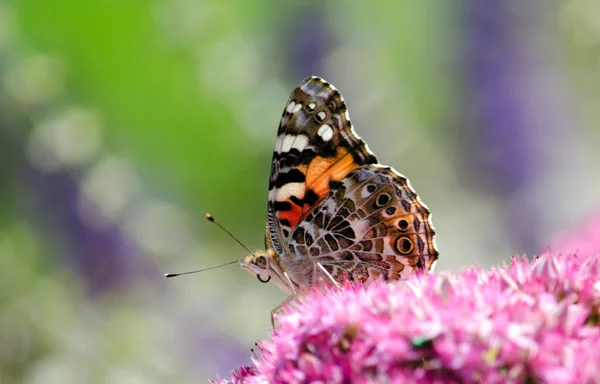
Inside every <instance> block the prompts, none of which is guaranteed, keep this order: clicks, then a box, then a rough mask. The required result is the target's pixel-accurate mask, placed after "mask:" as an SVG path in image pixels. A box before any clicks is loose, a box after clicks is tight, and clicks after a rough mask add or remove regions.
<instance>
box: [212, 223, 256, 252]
mask: <svg viewBox="0 0 600 384" xmlns="http://www.w3.org/2000/svg"><path fill="white" fill-rule="evenodd" d="M206 219H207V220H208V221H212V222H213V223H215V224H217V227H219V228H221V229H222V230H223V231H225V233H227V234H228V235H229V236H230V237H231V238H232V239H233V240H235V241H237V243H238V244H239V245H241V246H242V247H244V249H245V250H246V251H248V252H249V253H251V254H252V253H254V252H252V251H251V250H250V248H248V247H246V246H245V245H244V243H242V242H241V241H240V239H238V238H237V237H235V236H234V235H233V233H231V232H229V230H228V229H227V228H225V227H224V226H223V225H222V224H221V223H219V222H218V221H217V220H215V218H214V217H212V216H211V214H210V213H207V214H206Z"/></svg>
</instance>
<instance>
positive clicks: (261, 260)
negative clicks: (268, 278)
mask: <svg viewBox="0 0 600 384" xmlns="http://www.w3.org/2000/svg"><path fill="white" fill-rule="evenodd" d="M254 264H256V266H257V267H259V268H261V269H265V268H266V267H267V259H266V258H265V257H264V256H258V257H257V258H256V260H255V261H254Z"/></svg>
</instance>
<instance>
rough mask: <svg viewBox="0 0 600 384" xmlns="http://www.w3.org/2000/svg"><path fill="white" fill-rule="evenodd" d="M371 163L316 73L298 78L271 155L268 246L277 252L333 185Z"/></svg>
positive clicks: (337, 99)
mask: <svg viewBox="0 0 600 384" xmlns="http://www.w3.org/2000/svg"><path fill="white" fill-rule="evenodd" d="M376 162H377V158H376V157H375V155H373V153H371V152H370V151H369V149H368V148H367V146H366V144H365V142H364V141H363V140H361V139H360V137H358V136H357V135H356V133H355V132H354V130H353V128H352V124H351V122H350V120H349V117H348V111H347V109H346V105H345V103H344V100H343V98H342V96H341V94H340V93H339V92H338V91H337V89H335V88H334V87H333V86H332V85H331V84H329V83H327V82H326V81H324V80H323V79H320V78H318V77H310V78H308V79H306V80H304V81H303V82H302V83H301V84H300V85H299V86H298V87H297V88H296V89H295V90H294V91H293V92H292V95H291V96H290V99H289V100H288V102H287V104H286V106H285V109H284V112H283V116H282V118H281V122H280V124H279V130H278V136H277V141H276V144H275V150H274V153H273V165H272V168H271V176H270V180H269V204H268V221H267V234H266V235H267V237H268V240H269V241H270V242H271V244H272V245H273V248H275V250H276V251H277V252H278V253H279V254H283V253H284V252H285V249H284V247H283V246H282V244H283V243H285V242H287V241H288V240H289V238H290V235H291V233H292V230H293V229H294V228H296V226H297V225H298V223H300V222H301V221H302V220H303V219H304V217H306V215H308V213H309V212H310V211H311V210H313V209H314V207H315V206H317V204H318V203H319V202H320V201H321V200H322V199H323V198H324V197H325V196H326V195H327V193H328V192H329V191H330V190H331V188H332V187H333V186H335V185H336V183H339V182H340V181H341V180H342V179H343V178H344V177H346V175H347V174H348V173H350V172H351V171H353V170H354V169H356V168H358V167H359V166H362V165H365V164H373V163H376Z"/></svg>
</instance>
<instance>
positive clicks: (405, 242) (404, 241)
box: [395, 236, 415, 255]
mask: <svg viewBox="0 0 600 384" xmlns="http://www.w3.org/2000/svg"><path fill="white" fill-rule="evenodd" d="M395 245H396V250H397V251H398V252H400V253H401V254H402V255H408V254H410V253H411V252H412V251H413V249H414V248H415V245H414V244H413V242H412V240H411V239H409V238H408V237H407V236H400V237H399V238H398V239H396V244H395Z"/></svg>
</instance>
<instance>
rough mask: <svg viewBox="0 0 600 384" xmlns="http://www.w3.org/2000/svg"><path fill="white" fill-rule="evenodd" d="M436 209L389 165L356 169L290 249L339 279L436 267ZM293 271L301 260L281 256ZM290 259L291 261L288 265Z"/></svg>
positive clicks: (303, 225) (300, 228) (317, 210)
mask: <svg viewBox="0 0 600 384" xmlns="http://www.w3.org/2000/svg"><path fill="white" fill-rule="evenodd" d="M430 218H431V214H430V212H429V209H428V208H427V206H426V205H425V204H424V203H423V202H421V200H420V199H419V197H418V196H417V194H416V193H415V191H414V190H413V189H412V187H411V186H410V183H409V181H408V180H407V179H406V178H405V177H404V176H402V175H400V174H399V173H397V172H396V171H394V170H393V169H392V168H390V167H385V166H380V165H365V166H361V167H358V168H356V169H355V170H353V171H352V172H351V173H350V174H349V175H348V176H347V177H346V178H344V179H343V180H342V182H341V183H340V184H339V185H338V187H337V188H336V189H335V190H332V191H330V192H329V193H328V195H327V197H326V198H325V199H323V200H322V201H321V203H320V204H319V205H318V206H317V207H316V208H315V209H314V210H313V211H312V212H311V213H310V214H309V215H308V216H307V217H306V220H304V221H303V222H302V223H300V224H299V225H298V227H297V228H296V229H295V230H294V232H293V234H292V235H291V239H290V242H289V249H288V253H289V254H291V255H297V257H299V258H301V257H302V255H308V257H310V259H311V261H313V262H318V263H320V264H321V265H322V266H324V267H325V269H327V271H328V272H329V273H330V275H331V276H333V278H334V279H335V280H337V281H340V282H341V281H343V279H344V276H347V277H348V278H349V279H351V280H360V281H366V280H372V279H376V278H378V277H380V276H381V277H382V278H384V279H385V280H397V279H399V278H401V277H403V276H406V273H407V272H408V271H413V270H425V271H429V270H431V269H432V268H433V264H434V263H435V261H436V260H437V258H438V251H437V248H436V245H435V231H434V229H433V226H432V224H431V220H430ZM281 261H282V263H283V264H284V268H288V269H291V270H293V269H294V265H295V264H298V263H299V261H298V260H293V259H290V260H286V259H285V258H284V259H282V260H281ZM286 261H287V265H286Z"/></svg>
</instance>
